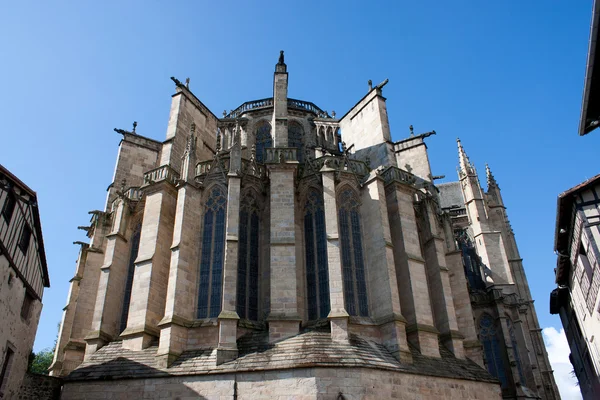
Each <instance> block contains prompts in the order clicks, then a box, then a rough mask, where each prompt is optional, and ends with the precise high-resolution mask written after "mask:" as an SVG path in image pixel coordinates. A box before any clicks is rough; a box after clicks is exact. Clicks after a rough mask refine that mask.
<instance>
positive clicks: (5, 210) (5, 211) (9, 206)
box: [2, 191, 17, 223]
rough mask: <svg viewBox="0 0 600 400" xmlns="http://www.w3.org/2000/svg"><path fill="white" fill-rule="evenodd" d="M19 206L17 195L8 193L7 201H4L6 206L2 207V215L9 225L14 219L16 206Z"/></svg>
mask: <svg viewBox="0 0 600 400" xmlns="http://www.w3.org/2000/svg"><path fill="white" fill-rule="evenodd" d="M16 205H17V199H16V197H15V194H14V193H13V192H11V191H8V192H7V193H6V199H4V206H3V207H2V215H3V216H4V219H5V220H6V222H7V223H9V222H10V219H11V218H12V215H13V212H14V211H15V206H16Z"/></svg>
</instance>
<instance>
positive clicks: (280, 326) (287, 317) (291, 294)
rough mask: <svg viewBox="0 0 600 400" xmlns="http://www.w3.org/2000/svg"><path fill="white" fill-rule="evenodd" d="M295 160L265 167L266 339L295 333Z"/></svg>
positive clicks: (296, 327)
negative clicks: (267, 188)
mask: <svg viewBox="0 0 600 400" xmlns="http://www.w3.org/2000/svg"><path fill="white" fill-rule="evenodd" d="M296 166H297V163H296V162H284V163H278V164H271V165H269V166H268V169H269V177H270V187H271V193H270V195H271V201H270V203H271V220H270V225H271V226H270V235H271V238H270V239H271V240H270V242H271V243H270V250H271V254H270V256H271V277H270V283H271V312H270V314H269V317H268V318H267V321H268V322H269V342H271V343H272V342H276V341H278V340H281V339H285V338H287V337H290V336H294V335H296V334H297V333H298V331H299V327H300V321H301V320H302V318H300V315H299V314H298V301H297V292H296V286H297V277H296V232H295V217H294V213H295V199H294V196H295V187H294V175H295V173H296Z"/></svg>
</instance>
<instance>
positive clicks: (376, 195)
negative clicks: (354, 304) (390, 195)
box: [361, 175, 412, 362]
mask: <svg viewBox="0 0 600 400" xmlns="http://www.w3.org/2000/svg"><path fill="white" fill-rule="evenodd" d="M361 197H362V199H361V203H362V204H361V217H362V221H363V228H364V232H363V238H364V248H365V257H366V260H365V261H366V265H368V266H369V274H368V280H369V289H370V290H369V303H370V304H369V309H370V312H371V316H372V318H373V319H374V320H375V321H377V322H378V323H379V324H380V329H381V335H382V340H383V344H384V346H386V348H388V350H390V352H391V353H392V354H393V355H394V356H395V357H396V358H397V359H398V360H400V361H404V362H412V355H411V353H410V350H409V348H408V342H407V339H406V319H405V318H404V316H402V312H401V308H400V294H399V293H398V282H397V278H396V266H395V264H394V246H393V244H392V236H391V232H390V225H389V219H388V209H387V203H386V194H385V188H384V183H383V179H381V177H379V176H378V175H375V176H374V177H373V178H372V179H370V180H368V181H367V182H366V183H365V184H364V186H363V188H362V191H361Z"/></svg>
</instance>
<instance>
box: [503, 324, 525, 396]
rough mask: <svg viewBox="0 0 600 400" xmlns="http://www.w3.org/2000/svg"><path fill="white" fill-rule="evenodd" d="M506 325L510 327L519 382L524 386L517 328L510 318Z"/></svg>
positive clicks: (511, 343) (509, 332)
mask: <svg viewBox="0 0 600 400" xmlns="http://www.w3.org/2000/svg"><path fill="white" fill-rule="evenodd" d="M506 324H507V325H508V334H509V336H510V345H511V346H512V351H513V357H514V359H515V362H516V363H517V369H518V370H519V381H520V382H521V384H522V385H524V384H525V378H524V377H523V368H522V367H521V357H520V356H519V345H518V343H517V337H516V335H515V327H514V325H513V323H512V321H511V319H510V318H507V319H506Z"/></svg>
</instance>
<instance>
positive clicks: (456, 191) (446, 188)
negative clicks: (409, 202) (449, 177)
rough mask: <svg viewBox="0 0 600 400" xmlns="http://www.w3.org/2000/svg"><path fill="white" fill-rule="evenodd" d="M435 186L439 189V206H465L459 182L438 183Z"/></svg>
mask: <svg viewBox="0 0 600 400" xmlns="http://www.w3.org/2000/svg"><path fill="white" fill-rule="evenodd" d="M435 186H436V187H437V188H438V189H439V190H440V203H441V204H440V206H441V207H442V208H451V207H453V206H459V207H464V206H465V200H464V199H463V195H462V191H461V189H460V182H448V183H440V184H437V185H435Z"/></svg>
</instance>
